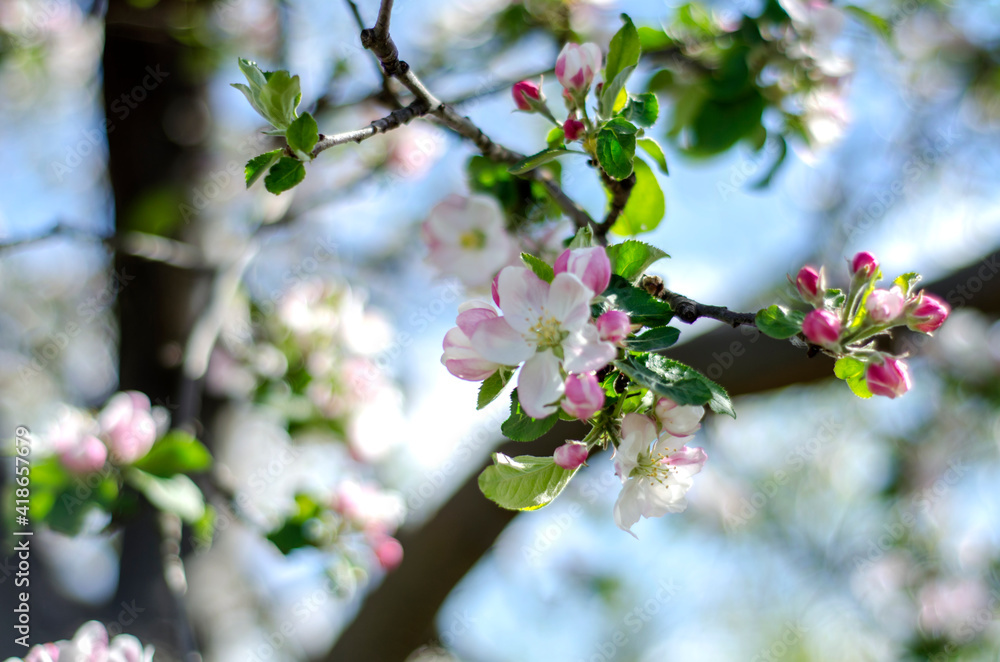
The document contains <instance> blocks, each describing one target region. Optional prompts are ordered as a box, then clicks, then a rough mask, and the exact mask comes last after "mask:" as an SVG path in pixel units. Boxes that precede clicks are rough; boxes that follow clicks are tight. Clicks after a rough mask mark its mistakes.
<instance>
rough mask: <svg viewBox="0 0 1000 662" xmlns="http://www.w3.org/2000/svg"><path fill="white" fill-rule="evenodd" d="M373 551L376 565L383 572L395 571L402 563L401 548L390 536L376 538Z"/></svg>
mask: <svg viewBox="0 0 1000 662" xmlns="http://www.w3.org/2000/svg"><path fill="white" fill-rule="evenodd" d="M373 549H374V551H375V558H376V559H378V564H379V565H380V566H382V568H383V569H385V570H395V569H396V568H398V567H399V564H400V563H402V562H403V546H402V545H401V544H400V543H399V541H398V540H396V539H395V538H393V537H392V536H378V537H377V539H376V540H375V541H374V544H373Z"/></svg>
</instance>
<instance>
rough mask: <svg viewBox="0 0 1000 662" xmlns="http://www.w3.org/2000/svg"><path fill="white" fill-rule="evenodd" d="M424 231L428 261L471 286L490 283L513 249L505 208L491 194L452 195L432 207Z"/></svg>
mask: <svg viewBox="0 0 1000 662" xmlns="http://www.w3.org/2000/svg"><path fill="white" fill-rule="evenodd" d="M422 231H423V237H424V241H425V242H426V243H427V246H428V248H429V249H430V253H429V254H428V256H427V261H428V262H430V263H431V264H432V265H434V266H435V267H437V269H439V270H440V271H441V272H442V273H445V274H450V275H453V276H456V277H457V278H458V279H459V280H461V281H462V282H463V283H464V284H466V285H468V286H469V287H479V286H482V285H486V284H487V283H489V282H490V280H491V279H492V278H493V275H494V274H495V273H496V272H497V271H498V270H500V269H501V268H502V267H503V266H504V265H505V264H507V262H508V261H509V260H510V258H511V256H512V255H513V252H514V241H513V240H512V239H511V237H510V235H508V234H507V230H506V224H505V221H504V215H503V210H501V209H500V204H499V203H498V202H497V201H496V199H494V198H493V197H491V196H488V195H483V194H475V195H472V196H469V197H468V198H464V197H461V196H458V195H449V196H448V197H446V198H445V199H444V200H442V201H441V202H439V203H438V204H437V205H435V207H434V208H433V209H431V212H430V214H429V215H428V217H427V220H426V221H424V224H423V226H422Z"/></svg>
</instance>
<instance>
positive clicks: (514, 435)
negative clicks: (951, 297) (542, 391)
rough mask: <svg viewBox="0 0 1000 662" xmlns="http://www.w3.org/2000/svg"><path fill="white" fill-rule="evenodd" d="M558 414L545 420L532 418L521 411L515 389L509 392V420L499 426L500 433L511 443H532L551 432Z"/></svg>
mask: <svg viewBox="0 0 1000 662" xmlns="http://www.w3.org/2000/svg"><path fill="white" fill-rule="evenodd" d="M558 420H559V415H558V414H552V415H551V416H549V417H547V418H532V417H530V416H528V415H527V414H526V413H524V410H523V409H521V403H520V401H519V400H518V399H517V389H514V390H513V391H511V392H510V418H508V419H507V420H506V421H504V422H503V424H502V425H501V426H500V432H502V433H503V434H504V436H505V437H507V438H508V439H511V440H512V441H534V440H535V439H538V438H539V437H541V436H542V435H543V434H545V433H546V432H548V431H549V430H551V429H552V428H553V427H554V426H555V424H556V421H558Z"/></svg>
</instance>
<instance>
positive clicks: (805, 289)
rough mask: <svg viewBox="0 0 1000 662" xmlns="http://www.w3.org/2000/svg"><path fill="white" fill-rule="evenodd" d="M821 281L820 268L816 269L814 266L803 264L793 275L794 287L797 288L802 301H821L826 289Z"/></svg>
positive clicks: (821, 273) (822, 279)
mask: <svg viewBox="0 0 1000 662" xmlns="http://www.w3.org/2000/svg"><path fill="white" fill-rule="evenodd" d="M823 281H824V278H823V272H822V270H820V271H817V270H816V269H815V268H814V267H810V266H805V267H802V268H801V269H799V274H798V275H797V276H796V277H795V287H796V288H798V290H799V295H800V296H801V297H802V300H803V301H807V302H809V303H813V302H817V301H818V302H822V300H823V293H824V291H825V290H826V284H825V283H824V282H823Z"/></svg>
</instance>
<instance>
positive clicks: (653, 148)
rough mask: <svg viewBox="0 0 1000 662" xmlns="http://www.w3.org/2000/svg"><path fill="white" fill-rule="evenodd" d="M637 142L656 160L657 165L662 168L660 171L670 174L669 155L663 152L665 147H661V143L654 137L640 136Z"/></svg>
mask: <svg viewBox="0 0 1000 662" xmlns="http://www.w3.org/2000/svg"><path fill="white" fill-rule="evenodd" d="M636 144H637V145H639V147H640V148H641V149H642V150H643V151H644V152H646V154H648V155H649V156H650V158H652V159H653V160H654V161H656V165H657V166H658V167H659V168H660V172H662V173H663V174H664V175H669V174H670V169H669V168H667V157H666V155H664V153H663V148H662V147H660V143H658V142H656V141H655V140H653V139H652V138H640V139H639V140H637V141H636Z"/></svg>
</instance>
